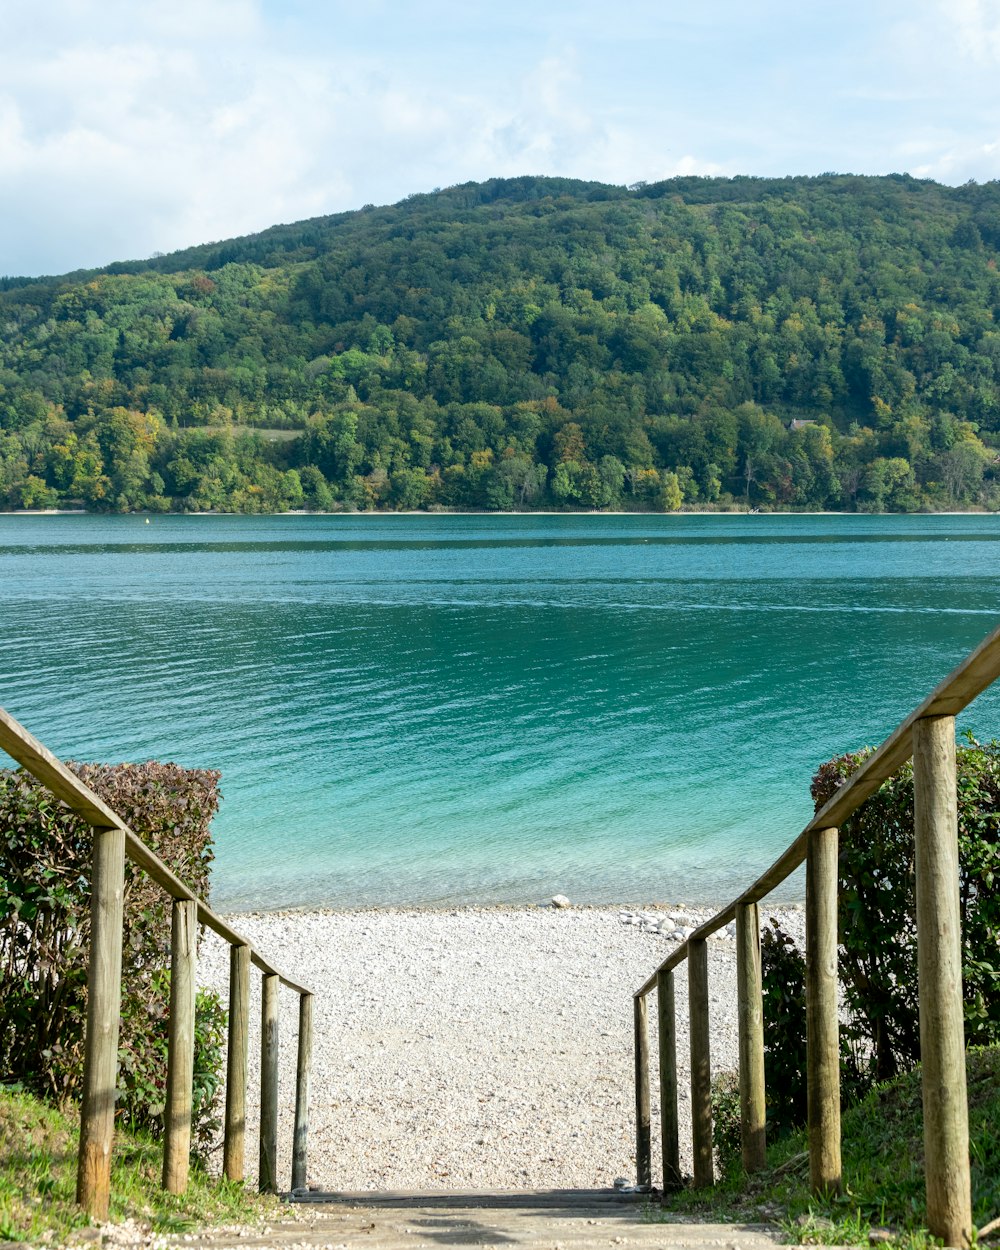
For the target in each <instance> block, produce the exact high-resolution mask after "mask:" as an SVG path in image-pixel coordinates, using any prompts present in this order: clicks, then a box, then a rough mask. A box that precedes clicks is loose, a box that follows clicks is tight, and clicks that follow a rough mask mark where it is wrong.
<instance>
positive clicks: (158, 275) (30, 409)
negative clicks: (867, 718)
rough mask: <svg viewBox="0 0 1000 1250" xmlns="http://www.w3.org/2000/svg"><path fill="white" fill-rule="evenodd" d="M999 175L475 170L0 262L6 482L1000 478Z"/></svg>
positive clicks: (538, 489) (838, 490)
mask: <svg viewBox="0 0 1000 1250" xmlns="http://www.w3.org/2000/svg"><path fill="white" fill-rule="evenodd" d="M998 254H1000V183H998V182H991V183H988V184H985V185H976V184H968V185H966V186H963V187H958V188H950V187H945V186H941V185H938V184H936V183H933V182H929V181H921V180H918V179H915V178H911V177H909V176H906V175H893V176H889V177H878V178H876V177H855V176H848V175H836V174H830V175H824V176H822V177H817V178H783V179H757V178H734V179H717V178H676V179H672V180H669V181H666V182H661V183H656V184H651V185H645V184H637V185H635V186H632V187H628V188H626V187H617V186H607V185H603V184H600V183H591V182H580V181H573V180H568V179H557V178H518V179H508V180H495V181H491V182H486V183H482V184H473V183H470V184H468V185H464V186H458V187H452V188H449V189H447V190H443V191H439V192H435V193H433V194H428V195H417V196H411V197H410V198H408V199H407V200H405V201H403V202H402V203H400V204H397V205H394V206H391V207H383V208H376V207H372V206H369V207H366V208H364V209H362V210H360V211H358V212H354V213H346V214H340V215H337V216H331V217H323V218H317V219H314V220H311V221H305V222H301V223H298V224H296V225H288V226H276V227H274V228H272V229H270V230H267V231H264V232H263V233H261V234H257V235H252V236H248V237H246V238H242V239H234V240H231V241H228V242H223V243H214V244H208V245H206V246H202V247H195V248H191V249H189V250H187V251H183V252H177V253H174V254H172V255H169V256H156V257H153V258H151V259H149V260H145V261H135V262H127V263H120V264H114V265H111V266H108V267H107V268H105V269H101V270H94V271H87V272H78V273H73V274H69V275H65V276H62V277H54V278H39V279H28V278H5V279H3V280H2V281H0V325H2V334H0V506H3V507H7V508H13V509H21V508H24V509H31V508H45V507H54V506H62V507H74V506H75V507H85V508H87V509H91V510H102V511H111V512H129V511H135V510H152V511H169V510H178V511H183V510H190V511H209V510H220V511H235V512H273V511H280V510H285V509H297V508H307V509H316V510H339V509H350V510H354V509H415V508H418V509H419V508H439V507H443V508H483V509H530V508H542V507H545V508H551V507H557V508H559V507H566V508H582V509H607V508H624V509H636V510H642V509H650V510H662V511H675V510H677V509H678V508H681V507H684V506H690V507H702V508H759V509H765V510H766V509H840V510H848V511H869V512H881V511H913V510H918V509H949V508H984V509H990V510H995V509H997V508H998V507H1000V461H998V452H1000V326H998V315H1000V274H998V272H997V260H998Z"/></svg>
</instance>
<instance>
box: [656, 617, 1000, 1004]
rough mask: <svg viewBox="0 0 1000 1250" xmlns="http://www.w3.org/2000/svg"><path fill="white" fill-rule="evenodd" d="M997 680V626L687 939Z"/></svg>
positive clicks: (721, 923)
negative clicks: (920, 731)
mask: <svg viewBox="0 0 1000 1250" xmlns="http://www.w3.org/2000/svg"><path fill="white" fill-rule="evenodd" d="M998 677H1000V627H998V628H997V629H995V630H994V631H993V632H992V633H991V634H989V635H988V636H987V637H986V638H984V639H983V641H982V642H981V643H980V644H979V646H978V647H976V649H975V651H973V652H972V653H971V654H970V655H968V656H966V658H965V659H964V660H963V661H962V663H961V664H959V665H958V666H957V667H956V668H954V669H952V671H951V672H950V673H949V674H948V676H947V677H946V678H945V679H944V681H942V682H940V683H939V684H938V685H937V686H935V688H934V689H933V690H932V691H931V693H930V694H929V695H928V696H927V698H926V699H925V700H924V701H923V703H921V704H920V706H919V707H918V708H916V710H915V711H913V712H911V713H910V714H909V716H907V717H906V719H905V720H903V721H901V722H900V724H899V725H897V727H896V728H895V729H894V730H893V731H892V733H891V734H890V735H889V736H888V738H886V740H885V741H884V742H883V743H882V745H881V746H880V747H879V748H878V750H877V751H874V752H873V753H872V754H871V755H869V757H868V758H867V759H866V760H865V762H864V763H863V764H862V765H861V767H860V768H859V769H858V770H857V772H855V773H852V774H851V776H850V777H849V778H848V779H847V781H845V782H844V784H843V785H842V786H841V787H840V788H839V789H838V790H837V791H836V793H835V794H833V795H831V797H830V798H829V799H828V800H827V802H826V803H825V804H824V805H823V807H821V808H820V810H819V811H818V812H817V813H816V814H815V816H813V818H812V820H810V821H809V823H808V824H807V825H806V827H805V828H804V829H803V830H802V832H801V833H800V834H799V835H798V837H797V838H796V839H795V841H794V842H792V843H791V844H790V845H789V846H788V847H786V849H785V850H784V851H782V853H781V854H780V855H779V856H778V858H777V859H776V860H775V861H774V863H773V864H772V865H771V867H770V868H768V870H767V871H766V872H765V873H764V874H763V875H762V876H760V877H758V878H757V880H756V881H755V882H754V883H753V885H752V886H750V888H749V889H748V890H745V891H744V892H743V893H742V894H741V895H739V897H738V898H735V899H733V901H732V902H731V903H729V904H728V905H727V906H726V907H724V908H723V909H722V910H721V911H719V912H716V914H715V915H714V916H712V917H711V918H710V919H708V920H706V921H705V922H704V924H701V925H699V926H698V928H697V929H695V931H694V932H693V933H692V934H691V939H692V940H694V941H701V940H702V939H703V938H707V937H711V935H712V934H713V933H717V932H718V930H719V929H722V928H725V926H726V925H727V924H729V922H730V921H731V920H734V919H735V918H736V908H737V907H738V906H739V905H740V904H741V903H759V902H760V901H761V900H762V899H764V898H766V897H767V895H768V894H770V893H771V891H772V890H774V889H776V888H777V887H778V886H779V885H781V883H782V882H783V881H785V880H786V879H787V878H788V877H790V876H791V875H792V873H793V872H794V871H795V870H796V869H797V868H801V866H802V865H803V864H804V863H805V859H806V852H807V850H808V848H809V835H810V834H811V833H813V832H814V830H817V829H833V828H838V827H839V826H840V825H842V824H843V823H844V821H845V820H847V818H848V817H849V816H853V815H854V813H855V812H856V811H857V810H858V808H859V807H860V806H861V804H862V803H864V802H865V801H866V800H867V799H869V798H871V796H872V795H873V794H874V793H875V791H876V790H877V789H878V788H879V786H880V785H881V784H882V782H883V781H886V780H887V779H888V778H889V777H891V776H892V774H893V773H894V772H896V771H897V769H898V768H899V767H900V765H901V764H905V763H906V761H907V760H908V759H909V758H910V756H911V755H912V754H913V748H912V745H911V740H912V736H913V726H914V724H915V723H916V722H917V721H918V720H925V719H926V718H928V717H931V716H955V715H956V714H957V713H958V712H961V711H962V710H963V708H966V707H968V705H969V704H970V703H971V702H972V701H973V699H976V698H978V696H979V695H981V694H982V693H983V691H984V690H987V689H989V687H990V686H991V685H992V684H993V683H994V682H995V681H996V680H997V678H998ZM685 959H687V942H684V943H683V944H682V945H681V946H679V947H678V948H677V950H676V951H673V952H672V953H671V954H670V955H669V956H668V958H666V959H665V960H664V961H663V962H662V963H661V964H660V965H659V967H658V968H657V969H656V970H655V971H654V972H653V973H652V975H651V976H650V977H648V978H647V979H646V980H645V981H644V982H643V983H642V985H640V986H639V988H638V989H637V990H636V991H635V996H636V997H637V998H638V997H640V996H644V995H646V994H648V993H649V992H650V991H651V990H655V989H656V973H657V972H659V971H660V970H661V969H662V970H663V971H664V972H670V971H671V970H672V969H674V968H676V967H677V966H678V964H682V963H683V962H684V960H685Z"/></svg>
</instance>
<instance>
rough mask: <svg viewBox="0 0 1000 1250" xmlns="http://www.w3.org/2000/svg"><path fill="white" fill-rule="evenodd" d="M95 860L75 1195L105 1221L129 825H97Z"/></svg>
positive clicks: (108, 1195) (109, 1184) (109, 1173)
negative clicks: (108, 827)
mask: <svg viewBox="0 0 1000 1250" xmlns="http://www.w3.org/2000/svg"><path fill="white" fill-rule="evenodd" d="M92 862H93V875H92V877H91V886H90V891H91V892H90V967H89V968H88V970H87V1032H86V1035H85V1038H84V1053H83V1103H82V1106H81V1109H80V1151H79V1155H78V1157H77V1174H76V1200H77V1202H78V1203H79V1204H80V1206H81V1207H83V1209H84V1210H85V1211H86V1212H87V1214H88V1215H91V1216H93V1217H94V1219H97V1220H106V1219H107V1218H108V1205H109V1203H110V1199H111V1147H112V1141H113V1138H114V1127H115V1086H116V1084H117V1080H118V1028H119V1025H120V1023H121V994H122V905H123V896H124V890H125V831H124V829H98V828H95V829H94V851H93V860H92Z"/></svg>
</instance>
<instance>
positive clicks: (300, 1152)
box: [292, 994, 313, 1189]
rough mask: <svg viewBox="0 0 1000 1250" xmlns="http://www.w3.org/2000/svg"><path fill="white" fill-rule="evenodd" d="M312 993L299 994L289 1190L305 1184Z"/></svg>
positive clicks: (300, 1187)
mask: <svg viewBox="0 0 1000 1250" xmlns="http://www.w3.org/2000/svg"><path fill="white" fill-rule="evenodd" d="M312 1008H313V996H312V995H311V994H301V995H299V1054H298V1064H297V1066H296V1069H295V1137H294V1140H293V1142H292V1189H305V1187H306V1171H307V1168H306V1151H307V1145H308V1137H309V1065H310V1062H311V1060H312V1018H313V1012H312Z"/></svg>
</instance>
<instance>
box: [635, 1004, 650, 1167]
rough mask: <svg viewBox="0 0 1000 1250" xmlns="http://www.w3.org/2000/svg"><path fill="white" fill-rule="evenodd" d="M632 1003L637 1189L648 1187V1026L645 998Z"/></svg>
mask: <svg viewBox="0 0 1000 1250" xmlns="http://www.w3.org/2000/svg"><path fill="white" fill-rule="evenodd" d="M632 1001H633V1008H634V1022H635V1179H636V1184H637V1185H638V1186H639V1188H640V1189H644V1188H648V1187H649V1186H650V1185H651V1184H652V1175H653V1163H652V1151H651V1146H650V1125H649V1024H648V1018H647V1011H646V996H645V995H644V994H640V995H639V997H638V998H635V999H633V1000H632Z"/></svg>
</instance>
